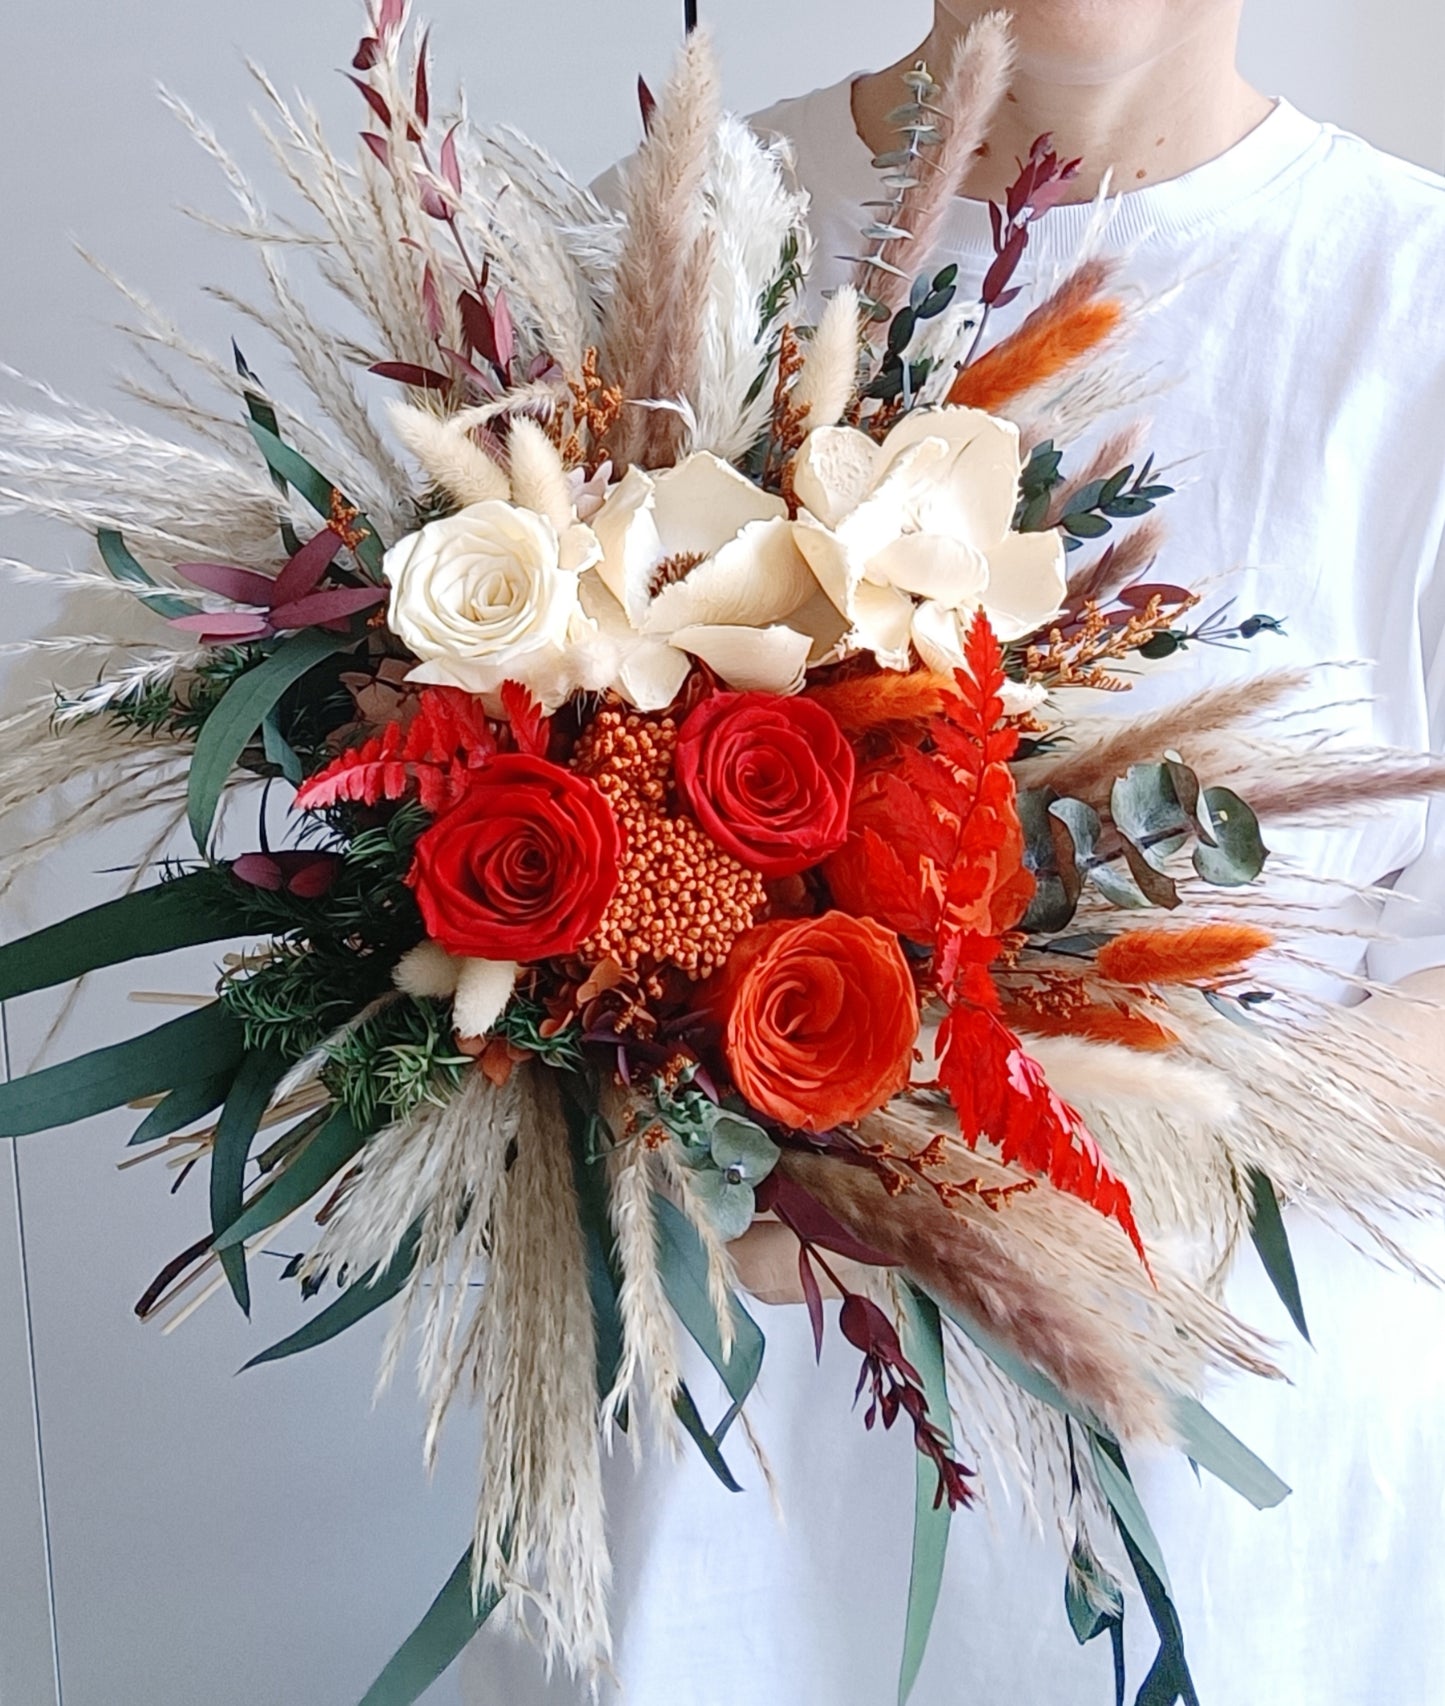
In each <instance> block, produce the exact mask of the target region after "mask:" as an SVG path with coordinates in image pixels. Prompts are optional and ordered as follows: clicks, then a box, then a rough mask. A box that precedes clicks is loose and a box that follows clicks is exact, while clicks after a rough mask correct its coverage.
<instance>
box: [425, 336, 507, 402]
mask: <svg viewBox="0 0 1445 1706" xmlns="http://www.w3.org/2000/svg"><path fill="white" fill-rule="evenodd" d="M437 348H438V349H439V350H440V351H441V352H442V354H443V355H444V356H445V357H446V358H447V360H448V361H449V362H450V363H451V364H452V366H453V367H454V368H455V369H456V371H457V372H458V373H459V374H460V375H461V376H462V378H463V379H470V380H471V381H472V382H473V383H474V384H476V385H479V386H480V387H481V389H482V390H483V391H484V392H485V393H486V394H487V396H489V397H495V396H497V395H498V392H497V383H496V381H495V380H494V379H493V378H492V376H491V375H490V374H488V373H483V372H482V370H481V368H480V367H477V366H475V365H474V364H473V363H472V362H470V361H468V360H467V358H466V357H465V356H464V355H462V354H461V353H460V352H459V351H457V350H454V349H448V348H447V346H446V345H445V344H438V345H437Z"/></svg>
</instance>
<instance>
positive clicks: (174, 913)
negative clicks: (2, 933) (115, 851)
mask: <svg viewBox="0 0 1445 1706" xmlns="http://www.w3.org/2000/svg"><path fill="white" fill-rule="evenodd" d="M228 888H229V884H228V882H227V879H226V878H225V877H224V876H222V875H221V874H220V873H218V872H216V871H209V870H207V871H192V872H191V873H190V874H189V875H188V876H184V877H175V878H173V879H172V880H171V881H169V882H163V883H158V884H156V885H155V886H154V887H153V888H148V889H137V890H136V891H135V892H134V893H133V894H127V895H122V896H121V897H120V898H119V899H118V900H109V901H106V902H105V904H104V905H102V906H92V907H90V908H88V909H87V910H86V911H85V912H77V913H76V914H75V915H74V916H73V917H71V918H64V919H62V920H61V921H60V923H58V924H52V925H50V926H49V928H47V929H45V930H37V931H35V932H34V933H33V934H32V935H29V936H22V937H21V938H20V939H19V940H18V941H15V942H7V943H6V944H5V945H4V946H3V947H0V1001H9V1000H10V999H11V998H12V997H13V996H16V995H29V994H30V993H31V992H32V991H33V990H36V989H52V988H54V986H55V985H56V984H58V983H69V982H70V981H71V980H72V979H73V978H77V977H84V976H85V974H86V973H87V972H92V971H98V970H99V969H100V968H101V967H103V966H114V965H120V964H122V963H124V962H125V961H127V960H139V959H146V958H148V957H149V956H151V955H154V954H168V953H170V952H171V951H172V950H173V949H176V948H192V947H195V946H196V945H197V944H198V943H201V942H217V941H221V940H223V939H224V938H226V937H228V936H239V935H243V934H244V933H245V930H246V919H245V913H244V911H243V909H242V907H241V904H240V899H239V896H238V897H237V898H236V900H235V901H234V902H232V900H231V898H230V896H229V894H228V892H227V891H228Z"/></svg>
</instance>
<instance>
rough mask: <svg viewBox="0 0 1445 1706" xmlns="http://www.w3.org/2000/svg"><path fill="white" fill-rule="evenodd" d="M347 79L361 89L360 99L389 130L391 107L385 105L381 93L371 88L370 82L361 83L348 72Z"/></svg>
mask: <svg viewBox="0 0 1445 1706" xmlns="http://www.w3.org/2000/svg"><path fill="white" fill-rule="evenodd" d="M347 81H348V82H350V83H354V84H355V85H356V87H357V88H358V89H360V90H361V95H362V99H363V100H364V101H365V102H366V104H367V106H369V107H370V108H371V110H372V112H373V113H374V114H375V115H376V117H377V118H378V119H379V120H380V121H381V123H382V124H383V125H384V126H385V128H386V129H387V130H390V129H391V108H390V107H389V106H387V104H386V102H385V101H384V100H383V99H382V98H381V95H380V94H379V93H378V92H377V91H376V90H375V89H373V88H372V86H371V85H370V83H363V82H362V80H361V78H360V77H352V76H351V75H350V73H348V74H347Z"/></svg>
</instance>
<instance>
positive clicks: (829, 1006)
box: [710, 912, 918, 1131]
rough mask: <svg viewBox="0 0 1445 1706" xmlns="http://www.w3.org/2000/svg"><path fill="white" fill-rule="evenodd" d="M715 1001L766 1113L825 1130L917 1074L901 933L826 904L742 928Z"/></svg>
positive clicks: (731, 1057)
mask: <svg viewBox="0 0 1445 1706" xmlns="http://www.w3.org/2000/svg"><path fill="white" fill-rule="evenodd" d="M710 1005H711V1006H712V1008H713V1010H714V1011H715V1012H717V1013H718V1014H719V1016H720V1017H721V1019H722V1021H723V1052H724V1054H725V1055H726V1057H727V1063H728V1067H729V1070H730V1071H731V1073H732V1077H733V1082H734V1083H735V1084H736V1085H737V1087H738V1089H739V1090H740V1091H741V1092H742V1094H743V1095H744V1096H745V1097H746V1098H747V1099H748V1101H749V1102H751V1103H752V1105H753V1106H754V1107H755V1108H756V1109H758V1111H759V1112H760V1113H764V1114H768V1115H770V1116H771V1117H772V1118H773V1119H775V1120H779V1121H781V1122H782V1123H783V1124H784V1125H789V1126H793V1127H796V1128H801V1129H804V1130H808V1131H827V1130H829V1129H830V1128H831V1127H833V1126H836V1125H844V1124H847V1123H848V1122H849V1121H851V1120H857V1119H861V1118H862V1117H863V1115H864V1114H870V1113H872V1112H873V1111H874V1110H875V1109H877V1108H881V1107H882V1106H883V1104H884V1103H885V1102H886V1101H887V1100H888V1098H889V1097H890V1096H893V1095H896V1094H897V1092H898V1091H899V1090H901V1089H902V1088H903V1086H904V1085H905V1084H906V1083H907V1082H908V1076H909V1070H910V1067H911V1065H912V1059H913V1045H914V1042H915V1041H916V1039H917V1036H918V997H917V995H916V994H915V993H914V988H913V979H912V978H911V977H910V976H909V972H908V963H907V961H906V960H905V959H904V957H903V951H902V949H901V948H900V947H899V946H898V938H897V937H896V936H895V935H893V934H892V933H891V932H889V931H887V930H884V929H882V928H881V927H880V926H879V925H877V924H875V923H873V921H872V920H871V919H868V918H850V917H849V916H848V915H847V913H843V912H828V913H824V915H823V916H822V917H821V918H802V919H788V918H785V919H779V920H777V921H775V922H774V923H771V924H761V925H758V926H756V927H755V928H753V929H751V930H748V931H745V932H744V933H743V935H742V936H740V937H739V938H738V941H737V944H736V946H735V947H734V948H733V951H732V953H731V954H730V955H729V957H728V963H727V967H726V969H725V970H724V971H723V973H722V974H721V976H720V978H719V979H718V982H717V985H716V987H715V991H714V993H713V996H712V1000H711V1003H710Z"/></svg>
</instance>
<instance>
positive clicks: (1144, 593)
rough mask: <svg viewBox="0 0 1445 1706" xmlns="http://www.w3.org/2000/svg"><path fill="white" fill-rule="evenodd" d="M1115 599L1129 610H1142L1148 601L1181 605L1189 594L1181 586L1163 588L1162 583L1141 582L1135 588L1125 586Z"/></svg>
mask: <svg viewBox="0 0 1445 1706" xmlns="http://www.w3.org/2000/svg"><path fill="white" fill-rule="evenodd" d="M1116 597H1117V599H1118V602H1119V603H1120V604H1127V605H1128V606H1129V608H1130V609H1131V610H1142V609H1143V608H1144V606H1145V605H1146V604H1148V603H1149V601H1150V599H1153V598H1157V599H1159V600H1160V601H1161V602H1162V603H1164V604H1181V603H1183V602H1184V600H1185V599H1187V598H1188V597H1189V594H1188V593H1187V592H1186V591H1185V590H1184V588H1183V587H1182V586H1165V585H1164V583H1163V582H1162V581H1141V582H1140V583H1139V584H1137V585H1135V586H1126V587H1125V588H1124V590H1123V591H1122V592H1121V593H1118V594H1116Z"/></svg>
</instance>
